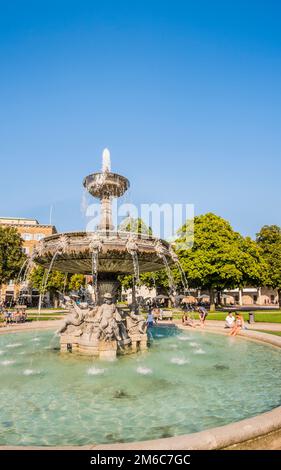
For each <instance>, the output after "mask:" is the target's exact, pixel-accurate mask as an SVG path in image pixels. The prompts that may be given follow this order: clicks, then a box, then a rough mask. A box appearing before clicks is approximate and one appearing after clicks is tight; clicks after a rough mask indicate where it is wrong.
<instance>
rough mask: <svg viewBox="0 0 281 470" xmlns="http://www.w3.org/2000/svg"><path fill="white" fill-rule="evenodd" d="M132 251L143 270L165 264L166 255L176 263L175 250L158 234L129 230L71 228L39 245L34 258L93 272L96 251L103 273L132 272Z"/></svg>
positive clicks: (42, 262) (46, 263)
mask: <svg viewBox="0 0 281 470" xmlns="http://www.w3.org/2000/svg"><path fill="white" fill-rule="evenodd" d="M132 251H133V252H134V253H137V256H138V264H139V272H140V273H142V272H149V271H158V270H160V269H163V268H164V264H163V258H164V257H165V258H166V260H167V262H168V264H172V263H173V262H174V260H173V252H172V251H171V248H170V246H169V244H168V243H167V242H165V241H164V240H160V239H158V238H155V237H152V236H148V235H143V234H131V233H128V232H116V231H105V232H102V231H100V232H71V233H64V234H56V235H51V236H49V237H46V238H44V239H43V240H41V241H40V243H39V244H38V245H37V249H36V251H35V253H34V255H33V260H34V261H35V262H36V263H38V264H40V265H41V266H44V267H45V268H48V267H49V266H50V264H51V262H52V260H53V258H54V255H55V254H56V256H55V258H54V260H53V263H52V269H53V270H58V271H62V272H65V273H80V274H91V273H92V263H93V261H92V260H93V252H96V253H98V271H99V273H115V274H117V275H118V274H132V273H134V264H133V257H132Z"/></svg>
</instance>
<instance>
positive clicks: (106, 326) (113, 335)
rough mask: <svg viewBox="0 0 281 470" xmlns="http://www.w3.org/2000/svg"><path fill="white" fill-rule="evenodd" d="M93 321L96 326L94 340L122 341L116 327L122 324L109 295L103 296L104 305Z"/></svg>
mask: <svg viewBox="0 0 281 470" xmlns="http://www.w3.org/2000/svg"><path fill="white" fill-rule="evenodd" d="M95 320H96V324H97V329H96V332H95V340H100V339H103V340H105V341H111V340H114V339H115V340H116V341H122V337H121V335H120V331H119V325H118V324H119V323H120V322H122V317H121V315H120V313H119V312H118V310H117V307H116V305H115V304H114V303H113V299H112V295H111V294H109V293H106V294H105V295H104V303H103V304H102V305H101V306H100V307H99V309H98V312H97V314H96V317H95Z"/></svg>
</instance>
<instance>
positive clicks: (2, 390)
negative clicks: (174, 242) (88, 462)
mask: <svg viewBox="0 0 281 470" xmlns="http://www.w3.org/2000/svg"><path fill="white" fill-rule="evenodd" d="M153 336H154V340H153V343H152V346H151V348H150V349H149V350H148V352H146V353H143V354H138V355H131V356H126V357H121V358H118V360H116V361H114V362H102V361H99V360H93V359H90V358H86V357H81V356H80V357H77V356H75V355H74V354H67V355H61V354H60V352H59V350H58V338H56V337H55V336H54V334H53V333H52V332H24V333H16V334H12V333H10V334H5V335H0V373H1V383H0V404H1V408H0V444H1V445H4V444H7V445H46V446H47V445H67V444H69V445H70V444H73V445H74V444H76V445H79V444H80V445H81V444H87V443H92V444H94V443H110V442H116V441H119V442H120V441H134V440H145V439H154V438H160V437H168V436H174V435H178V434H185V433H190V432H195V431H201V430H203V429H207V428H211V427H214V426H221V425H223V424H227V423H230V422H232V421H237V420H240V419H243V418H248V417H251V416H254V415H256V414H258V413H261V412H264V411H267V410H270V409H272V408H273V407H276V406H278V405H280V404H281V368H280V359H281V354H280V351H279V350H278V349H274V348H271V347H269V346H264V345H262V344H258V343H253V342H250V341H245V340H242V339H239V338H230V337H224V336H220V335H213V334H207V333H201V332H196V331H189V332H187V333H182V332H179V331H177V330H175V329H169V330H168V329H165V328H162V329H161V328H155V329H153Z"/></svg>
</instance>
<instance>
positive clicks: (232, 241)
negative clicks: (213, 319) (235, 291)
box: [176, 213, 265, 310]
mask: <svg viewBox="0 0 281 470" xmlns="http://www.w3.org/2000/svg"><path fill="white" fill-rule="evenodd" d="M193 227H194V240H193V245H192V244H191V238H192V236H193ZM176 251H177V253H178V255H179V258H180V261H181V265H182V267H183V269H184V271H185V273H186V276H187V279H188V283H189V285H190V287H196V288H199V287H200V288H204V289H208V290H209V292H210V301H211V310H214V308H215V305H214V298H215V291H218V292H220V291H222V290H223V289H230V288H234V287H237V286H240V287H242V286H244V285H247V284H255V285H260V283H262V280H263V272H264V271H263V270H264V266H265V265H264V262H263V258H262V253H261V250H260V249H259V248H258V246H257V245H256V243H255V242H254V241H253V240H251V239H250V238H248V237H247V238H243V237H242V236H241V235H240V234H239V233H238V232H235V231H234V230H233V228H232V227H231V225H230V223H229V222H228V221H226V220H224V219H223V218H222V217H219V216H217V215H215V214H212V213H208V214H205V215H201V216H197V217H195V219H194V222H190V221H188V222H187V223H186V224H185V225H183V226H182V227H181V229H180V230H179V238H178V239H177V241H176Z"/></svg>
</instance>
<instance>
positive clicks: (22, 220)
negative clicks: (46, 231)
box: [0, 217, 57, 233]
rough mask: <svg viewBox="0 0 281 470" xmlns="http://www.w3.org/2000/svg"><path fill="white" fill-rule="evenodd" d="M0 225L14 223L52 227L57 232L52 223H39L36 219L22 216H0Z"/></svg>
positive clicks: (16, 224)
mask: <svg viewBox="0 0 281 470" xmlns="http://www.w3.org/2000/svg"><path fill="white" fill-rule="evenodd" d="M0 225H12V226H13V225H14V226H21V227H23V226H25V227H37V228H40V227H52V228H53V230H54V231H55V232H56V233H57V229H56V227H55V226H54V225H52V224H39V222H38V220H36V219H28V218H24V217H0Z"/></svg>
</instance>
